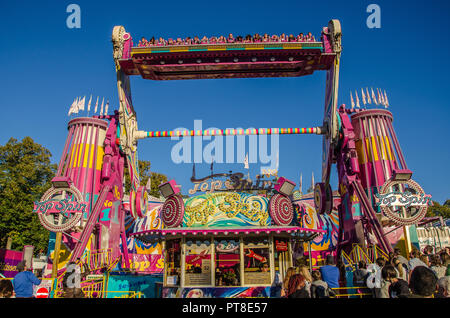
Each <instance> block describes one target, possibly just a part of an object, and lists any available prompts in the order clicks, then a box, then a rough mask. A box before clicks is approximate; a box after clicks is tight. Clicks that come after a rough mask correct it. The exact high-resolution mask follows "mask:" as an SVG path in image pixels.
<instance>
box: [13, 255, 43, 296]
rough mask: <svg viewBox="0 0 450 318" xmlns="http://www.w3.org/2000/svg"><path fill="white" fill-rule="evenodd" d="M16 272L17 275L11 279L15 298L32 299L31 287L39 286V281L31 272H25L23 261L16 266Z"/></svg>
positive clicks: (25, 267)
mask: <svg viewBox="0 0 450 318" xmlns="http://www.w3.org/2000/svg"><path fill="white" fill-rule="evenodd" d="M17 270H18V271H19V273H18V274H17V275H16V276H15V277H14V279H13V286H14V291H15V293H16V298H31V297H33V286H34V285H40V284H41V281H40V280H39V279H38V278H37V277H36V276H35V275H34V274H33V273H32V272H31V271H28V270H27V265H26V263H25V261H21V262H20V263H19V264H17Z"/></svg>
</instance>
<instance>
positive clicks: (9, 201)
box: [0, 137, 57, 250]
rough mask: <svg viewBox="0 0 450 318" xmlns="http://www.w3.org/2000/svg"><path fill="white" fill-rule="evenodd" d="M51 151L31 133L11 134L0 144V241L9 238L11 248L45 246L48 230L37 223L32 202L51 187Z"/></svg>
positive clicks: (44, 248)
mask: <svg viewBox="0 0 450 318" xmlns="http://www.w3.org/2000/svg"><path fill="white" fill-rule="evenodd" d="M50 158H51V153H50V151H49V150H48V149H46V148H45V147H43V146H42V145H40V144H38V143H35V142H34V141H33V139H32V138H31V137H25V138H23V139H22V141H21V142H18V141H17V140H16V139H14V138H11V139H10V140H9V141H8V142H7V143H6V145H4V146H0V244H1V246H2V247H4V246H5V245H6V242H7V239H8V237H11V238H12V239H13V241H12V247H11V248H12V249H22V248H23V246H24V245H33V246H34V247H35V250H40V249H43V250H46V249H47V245H48V237H49V232H48V231H47V230H46V229H45V228H44V227H43V226H42V225H41V224H40V222H39V219H38V217H37V214H36V213H33V212H32V210H33V203H34V201H38V200H39V199H40V198H41V196H42V195H43V194H44V192H45V191H46V190H48V189H49V188H50V187H51V183H50V181H51V179H52V178H53V176H54V175H55V171H56V168H57V165H55V164H51V162H50Z"/></svg>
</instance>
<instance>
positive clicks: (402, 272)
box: [392, 257, 408, 281]
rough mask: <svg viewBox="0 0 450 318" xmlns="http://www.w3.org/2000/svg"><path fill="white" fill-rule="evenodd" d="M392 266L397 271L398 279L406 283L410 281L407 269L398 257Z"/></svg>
mask: <svg viewBox="0 0 450 318" xmlns="http://www.w3.org/2000/svg"><path fill="white" fill-rule="evenodd" d="M392 265H393V266H394V267H395V270H396V271H397V277H398V278H400V279H403V280H404V281H406V280H408V274H407V267H406V265H403V263H402V262H401V261H400V260H399V258H398V257H394V258H393V260H392Z"/></svg>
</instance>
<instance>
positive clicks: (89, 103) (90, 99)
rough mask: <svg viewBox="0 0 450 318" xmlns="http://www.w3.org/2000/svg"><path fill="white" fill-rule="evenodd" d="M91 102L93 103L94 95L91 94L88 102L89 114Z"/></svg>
mask: <svg viewBox="0 0 450 318" xmlns="http://www.w3.org/2000/svg"><path fill="white" fill-rule="evenodd" d="M91 101H92V94H91V97H90V98H89V102H88V107H87V111H88V112H90V111H91Z"/></svg>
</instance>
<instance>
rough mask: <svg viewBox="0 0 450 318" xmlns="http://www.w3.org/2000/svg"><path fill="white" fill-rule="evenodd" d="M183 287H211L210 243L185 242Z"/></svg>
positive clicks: (207, 241)
mask: <svg viewBox="0 0 450 318" xmlns="http://www.w3.org/2000/svg"><path fill="white" fill-rule="evenodd" d="M185 248H186V258H185V275H184V285H185V286H210V285H211V242H210V241H209V240H186V245H185Z"/></svg>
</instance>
